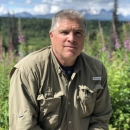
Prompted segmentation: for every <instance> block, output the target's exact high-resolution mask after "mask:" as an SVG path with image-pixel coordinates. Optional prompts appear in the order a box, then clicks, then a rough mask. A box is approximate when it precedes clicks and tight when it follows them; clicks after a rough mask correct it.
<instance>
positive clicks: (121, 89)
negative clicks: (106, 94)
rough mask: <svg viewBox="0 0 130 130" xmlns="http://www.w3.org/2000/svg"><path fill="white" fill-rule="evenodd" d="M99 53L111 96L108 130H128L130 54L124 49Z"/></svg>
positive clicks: (129, 121) (129, 115)
mask: <svg viewBox="0 0 130 130" xmlns="http://www.w3.org/2000/svg"><path fill="white" fill-rule="evenodd" d="M108 56H109V52H107V51H106V52H100V54H99V55H98V57H97V58H98V59H100V60H101V61H102V62H103V63H104V65H105V66H106V68H107V72H108V86H109V91H110V96H111V102H112V108H113V114H112V117H111V120H110V130H129V129H130V80H129V78H130V52H128V51H126V50H125V49H124V48H121V49H119V50H117V51H116V52H113V54H112V56H111V58H108Z"/></svg>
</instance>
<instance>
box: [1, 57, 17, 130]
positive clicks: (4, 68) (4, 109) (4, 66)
mask: <svg viewBox="0 0 130 130" xmlns="http://www.w3.org/2000/svg"><path fill="white" fill-rule="evenodd" d="M14 63H16V62H14V60H11V58H10V57H9V56H8V55H3V57H2V60H1V61H0V130H8V126H9V125H8V122H9V120H8V93H9V72H10V69H11V68H12V66H13V65H14Z"/></svg>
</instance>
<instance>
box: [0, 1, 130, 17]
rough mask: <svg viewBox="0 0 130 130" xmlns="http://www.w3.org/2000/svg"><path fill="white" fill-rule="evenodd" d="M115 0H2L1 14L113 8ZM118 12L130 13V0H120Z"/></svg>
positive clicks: (0, 4) (0, 2) (125, 14)
mask: <svg viewBox="0 0 130 130" xmlns="http://www.w3.org/2000/svg"><path fill="white" fill-rule="evenodd" d="M113 5H114V0H0V15H2V14H6V13H7V12H10V13H12V14H13V13H14V14H15V13H19V12H24V11H26V12H28V13H31V14H33V15H36V14H48V13H56V12H58V11H59V10H62V9H75V10H81V9H92V10H93V9H94V10H97V12H98V11H100V10H101V9H105V10H111V9H113ZM118 14H122V15H124V16H127V15H130V0H118Z"/></svg>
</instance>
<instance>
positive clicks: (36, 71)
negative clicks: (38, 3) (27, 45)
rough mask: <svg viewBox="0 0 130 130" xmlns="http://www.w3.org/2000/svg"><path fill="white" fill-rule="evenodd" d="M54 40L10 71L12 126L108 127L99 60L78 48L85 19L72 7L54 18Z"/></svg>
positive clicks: (43, 129) (22, 129) (42, 129)
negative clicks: (50, 44)
mask: <svg viewBox="0 0 130 130" xmlns="http://www.w3.org/2000/svg"><path fill="white" fill-rule="evenodd" d="M49 35H50V39H51V42H52V46H49V47H46V48H44V49H41V50H40V51H36V52H34V53H32V54H30V55H28V56H27V57H25V58H23V59H22V60H21V61H20V62H18V63H17V64H16V65H15V66H14V68H13V69H12V71H11V82H10V94H9V113H10V130H108V122H109V119H110V116H111V113H112V108H111V103H110V97H109V92H108V86H107V74H106V70H105V67H104V66H103V64H102V63H101V62H100V61H98V60H96V59H94V58H92V57H90V56H88V55H86V54H84V53H83V52H82V49H83V46H84V39H85V37H86V23H85V18H84V17H83V15H82V14H80V13H79V12H78V11H75V10H62V11H60V12H58V13H57V14H56V15H55V16H54V18H53V19H52V25H51V29H50V32H49Z"/></svg>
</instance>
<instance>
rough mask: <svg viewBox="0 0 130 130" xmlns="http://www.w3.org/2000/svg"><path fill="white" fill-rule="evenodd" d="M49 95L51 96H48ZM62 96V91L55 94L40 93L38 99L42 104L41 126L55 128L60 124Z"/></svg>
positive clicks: (47, 129) (50, 129)
mask: <svg viewBox="0 0 130 130" xmlns="http://www.w3.org/2000/svg"><path fill="white" fill-rule="evenodd" d="M47 95H49V96H48V97H47ZM62 96H63V92H62V91H60V92H58V93H56V94H54V95H53V93H49V94H48V93H45V94H44V95H43V94H41V95H38V97H37V100H38V101H39V106H40V114H39V124H40V126H41V128H43V129H46V130H53V129H54V128H55V127H56V126H57V125H58V119H59V117H58V116H59V111H60V106H61V98H62ZM50 127H51V128H50Z"/></svg>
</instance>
